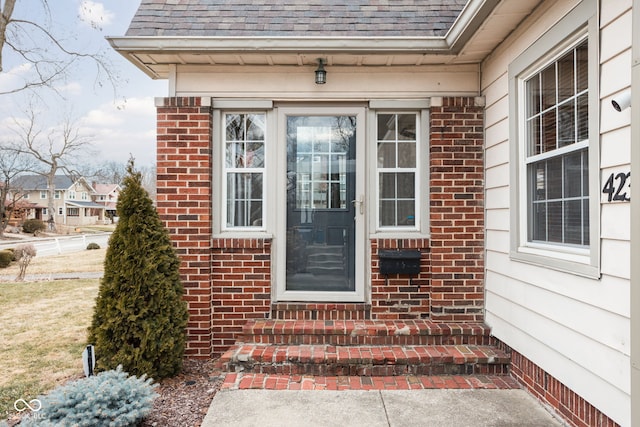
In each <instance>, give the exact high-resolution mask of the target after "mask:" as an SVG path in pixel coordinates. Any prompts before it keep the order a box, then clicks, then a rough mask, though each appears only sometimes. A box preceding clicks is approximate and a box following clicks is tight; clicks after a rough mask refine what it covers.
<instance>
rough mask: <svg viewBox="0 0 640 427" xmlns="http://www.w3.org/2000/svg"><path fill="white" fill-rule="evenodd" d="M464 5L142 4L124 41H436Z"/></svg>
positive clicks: (264, 0) (430, 0) (402, 1)
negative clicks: (145, 38)
mask: <svg viewBox="0 0 640 427" xmlns="http://www.w3.org/2000/svg"><path fill="white" fill-rule="evenodd" d="M466 3H467V0H348V1H338V0H261V1H250V0H142V2H141V4H140V7H139V8H138V11H137V12H136V14H135V16H134V18H133V20H132V22H131V25H130V26H129V30H128V31H127V34H126V35H127V36H130V37H141V36H172V37H185V36H197V37H210V36H217V37H239V36H242V37H265V36H268V37H327V36H331V37H438V36H444V35H445V34H446V32H447V31H448V30H449V28H451V25H452V24H453V23H454V21H455V20H456V18H457V17H458V15H459V14H460V12H461V11H462V9H463V8H464V6H465V4H466Z"/></svg>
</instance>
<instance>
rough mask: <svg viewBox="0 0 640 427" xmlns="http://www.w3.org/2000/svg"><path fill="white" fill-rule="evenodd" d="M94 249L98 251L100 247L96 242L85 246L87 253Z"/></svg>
mask: <svg viewBox="0 0 640 427" xmlns="http://www.w3.org/2000/svg"><path fill="white" fill-rule="evenodd" d="M94 249H100V245H99V244H97V243H96V242H91V243H89V244H88V245H87V250H88V251H91V250H94Z"/></svg>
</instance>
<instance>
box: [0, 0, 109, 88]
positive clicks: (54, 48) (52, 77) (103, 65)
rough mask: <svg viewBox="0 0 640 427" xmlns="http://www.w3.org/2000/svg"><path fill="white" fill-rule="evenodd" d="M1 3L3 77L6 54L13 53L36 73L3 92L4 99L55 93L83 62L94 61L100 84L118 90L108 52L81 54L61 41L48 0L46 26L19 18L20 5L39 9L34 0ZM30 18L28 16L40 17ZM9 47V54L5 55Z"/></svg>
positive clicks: (42, 3) (44, 3)
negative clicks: (32, 92)
mask: <svg viewBox="0 0 640 427" xmlns="http://www.w3.org/2000/svg"><path fill="white" fill-rule="evenodd" d="M2 3H3V2H2V1H0V8H1V9H2V10H0V12H1V13H0V73H2V72H3V71H5V70H4V60H5V59H6V53H7V52H12V53H13V54H15V55H17V57H19V58H20V61H21V62H22V63H23V64H24V65H25V67H27V68H28V69H30V70H31V71H32V73H31V74H30V76H29V77H28V78H26V79H25V80H24V82H21V83H20V84H18V85H17V86H16V87H11V88H8V89H5V90H3V91H0V95H4V94H10V93H16V92H20V91H23V90H27V89H36V88H42V87H48V88H50V89H53V90H55V88H54V83H55V82H57V81H59V80H63V79H64V78H65V77H67V76H68V75H69V74H70V73H71V72H72V69H73V66H74V65H75V64H76V63H78V62H81V61H91V62H92V63H93V64H94V65H95V67H96V82H98V83H100V82H102V81H104V80H105V79H106V80H108V81H109V82H110V83H111V85H112V86H113V88H114V89H115V88H116V86H117V81H118V76H117V75H116V74H115V72H114V70H113V67H112V66H111V64H110V62H109V61H108V60H107V56H106V54H105V51H104V50H98V51H96V52H80V51H77V50H74V49H71V48H70V47H68V46H67V45H66V44H65V43H64V41H63V39H62V38H61V37H58V36H57V35H56V34H55V33H54V31H53V30H52V28H51V25H50V21H51V12H50V10H49V4H48V1H47V0H41V1H40V2H39V3H40V7H42V8H43V12H44V16H45V18H44V19H43V22H37V21H36V20H33V19H19V18H17V17H15V16H14V15H15V12H16V4H27V3H28V5H29V6H28V7H31V8H33V7H38V2H35V1H33V0H4V5H3V4H2ZM36 15H37V14H30V15H28V16H36ZM5 47H6V48H8V51H5Z"/></svg>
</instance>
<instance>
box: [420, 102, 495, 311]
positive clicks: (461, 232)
mask: <svg viewBox="0 0 640 427" xmlns="http://www.w3.org/2000/svg"><path fill="white" fill-rule="evenodd" d="M480 101H481V100H480V99H476V98H471V97H466V98H462V97H455V98H443V99H442V105H441V106H436V105H432V108H431V114H430V120H431V123H430V128H431V135H430V138H431V140H430V154H429V155H430V181H431V182H430V219H431V241H430V245H431V317H432V319H433V320H440V321H462V322H464V321H474V322H481V321H482V320H483V309H484V255H483V254H484V171H483V167H484V161H483V143H484V130H483V125H484V106H483V105H482V104H483V103H482V102H480ZM434 104H435V102H434Z"/></svg>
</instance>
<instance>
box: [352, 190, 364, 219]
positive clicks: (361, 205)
mask: <svg viewBox="0 0 640 427" xmlns="http://www.w3.org/2000/svg"><path fill="white" fill-rule="evenodd" d="M351 203H353V206H356V205H357V206H358V210H359V211H360V214H363V213H364V196H363V195H362V194H361V195H360V197H359V198H358V199H356V200H352V201H351Z"/></svg>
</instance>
